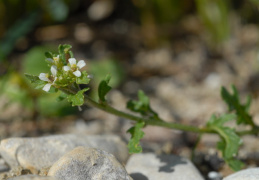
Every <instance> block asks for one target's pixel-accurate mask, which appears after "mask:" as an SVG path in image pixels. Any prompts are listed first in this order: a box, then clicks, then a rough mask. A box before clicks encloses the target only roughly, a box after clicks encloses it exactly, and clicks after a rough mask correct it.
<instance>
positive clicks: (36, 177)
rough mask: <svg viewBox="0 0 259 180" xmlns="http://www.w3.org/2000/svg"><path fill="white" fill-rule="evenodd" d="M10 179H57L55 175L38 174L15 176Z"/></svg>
mask: <svg viewBox="0 0 259 180" xmlns="http://www.w3.org/2000/svg"><path fill="white" fill-rule="evenodd" d="M8 180H56V179H55V178H54V177H49V176H45V177H44V176H37V175H32V174H29V175H23V176H17V177H14V178H9V179H8Z"/></svg>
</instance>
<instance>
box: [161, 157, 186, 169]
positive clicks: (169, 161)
mask: <svg viewBox="0 0 259 180" xmlns="http://www.w3.org/2000/svg"><path fill="white" fill-rule="evenodd" d="M157 158H159V159H160V161H161V162H162V163H163V164H164V165H161V166H160V167H159V172H166V173H171V172H174V167H175V166H176V165H179V164H187V161H186V160H185V159H184V158H182V157H179V156H173V155H170V156H169V155H158V156H157Z"/></svg>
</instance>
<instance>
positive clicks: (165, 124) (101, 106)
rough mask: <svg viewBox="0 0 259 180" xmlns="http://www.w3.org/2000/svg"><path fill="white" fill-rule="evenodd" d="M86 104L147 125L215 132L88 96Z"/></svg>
mask: <svg viewBox="0 0 259 180" xmlns="http://www.w3.org/2000/svg"><path fill="white" fill-rule="evenodd" d="M85 104H86V105H89V106H93V107H96V108H98V109H101V110H103V111H105V112H108V113H110V114H113V115H116V116H119V117H122V118H126V119H130V120H132V121H136V122H139V121H143V122H145V124H146V125H153V126H160V127H166V128H170V129H177V130H182V131H189V132H195V133H213V134H215V132H214V131H212V130H210V129H208V128H199V127H196V126H189V125H184V124H178V123H169V122H165V121H157V120H153V119H148V118H142V117H138V116H135V115H132V114H128V113H125V112H122V111H119V110H117V109H114V108H113V107H111V106H109V105H108V104H106V103H105V104H104V103H97V102H95V101H94V100H92V99H90V98H89V97H87V96H86V97H85Z"/></svg>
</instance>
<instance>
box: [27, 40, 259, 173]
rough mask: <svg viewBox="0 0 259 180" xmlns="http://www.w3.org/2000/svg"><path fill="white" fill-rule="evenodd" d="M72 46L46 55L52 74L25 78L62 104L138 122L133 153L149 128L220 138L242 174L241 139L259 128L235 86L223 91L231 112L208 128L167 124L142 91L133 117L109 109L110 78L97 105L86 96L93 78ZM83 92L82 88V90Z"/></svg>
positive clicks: (228, 157)
mask: <svg viewBox="0 0 259 180" xmlns="http://www.w3.org/2000/svg"><path fill="white" fill-rule="evenodd" d="M71 48H72V47H71V45H67V44H65V45H60V46H59V52H58V54H53V53H51V52H47V53H45V56H46V62H47V63H48V65H49V67H50V73H40V74H39V76H34V75H30V74H25V76H26V77H27V78H28V79H29V80H30V81H31V83H33V84H34V85H35V88H37V89H43V90H44V91H46V92H57V91H61V95H60V97H59V98H58V99H59V100H64V99H66V100H67V101H68V102H70V103H71V104H72V106H78V107H79V108H80V107H81V106H82V105H88V106H92V107H95V108H98V109H101V110H103V111H105V112H107V113H110V114H113V115H116V116H120V117H122V118H125V119H129V120H132V121H135V125H134V126H133V127H131V128H130V129H129V130H128V131H127V132H129V133H130V134H131V139H130V141H129V143H128V148H129V152H130V153H139V152H141V151H142V148H141V146H140V144H139V143H140V140H141V138H142V137H143V136H144V132H143V131H142V129H143V128H144V127H146V126H161V127H165V128H170V129H177V130H182V131H189V132H194V133H198V134H200V135H203V134H206V133H207V134H217V135H218V136H219V137H220V140H219V142H218V144H217V148H218V150H219V151H221V152H222V157H223V159H224V160H225V162H226V163H227V164H228V165H229V166H230V167H231V168H232V169H233V170H236V171H237V170H239V169H241V168H242V166H243V163H242V162H241V161H240V160H238V158H237V156H238V150H239V148H240V146H241V145H242V140H241V136H243V135H247V134H252V135H257V134H258V130H259V127H258V126H257V125H256V124H255V123H254V122H253V119H252V117H251V115H249V113H248V110H249V107H250V104H251V98H250V97H248V99H247V102H246V103H245V104H242V103H241V102H240V100H239V94H238V92H237V89H236V88H235V86H232V90H233V93H231V92H229V91H228V90H227V89H226V88H224V87H222V89H221V96H222V98H223V100H224V101H225V102H226V103H227V105H228V108H229V112H228V113H225V114H222V115H218V116H217V115H214V114H213V115H212V116H211V118H210V119H209V120H208V122H207V123H206V124H204V125H203V126H200V127H196V126H191V125H185V124H179V123H174V122H166V121H164V120H163V119H161V118H160V117H159V115H158V113H156V112H155V111H154V110H153V109H152V108H151V106H150V102H149V98H148V96H146V95H145V93H144V92H143V91H141V90H140V91H139V92H138V100H130V101H129V102H128V103H127V109H129V110H130V111H132V112H133V113H126V112H122V111H119V110H117V109H115V108H113V107H111V106H110V105H109V103H108V102H107V100H106V95H107V93H108V92H109V91H110V90H111V89H112V87H110V86H109V82H110V79H111V76H110V75H107V76H106V77H105V78H104V79H103V80H102V81H101V82H100V84H99V87H98V97H99V100H98V101H94V100H93V99H91V98H90V97H89V96H88V95H86V94H85V92H86V91H89V87H88V86H87V85H88V84H89V82H90V79H91V77H90V76H89V75H88V73H87V72H86V71H82V70H81V69H82V68H83V67H84V66H85V65H86V64H85V62H84V61H83V60H80V61H77V60H76V59H75V58H74V56H73V53H72V51H71ZM81 86H82V87H84V88H82V89H81V88H80V87H81ZM228 121H235V124H236V126H235V127H234V128H231V127H229V126H227V125H226V122H228ZM241 124H244V125H247V126H250V130H247V131H239V130H237V129H236V127H238V126H239V125H241Z"/></svg>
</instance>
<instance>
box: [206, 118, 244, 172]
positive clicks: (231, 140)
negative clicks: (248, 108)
mask: <svg viewBox="0 0 259 180" xmlns="http://www.w3.org/2000/svg"><path fill="white" fill-rule="evenodd" d="M235 118H236V116H235V115H233V114H225V115H222V116H220V117H216V116H215V115H212V116H211V118H210V120H209V121H208V123H207V127H208V128H210V129H212V130H214V131H215V132H217V133H218V134H219V136H220V138H221V140H220V141H219V142H218V146H217V148H218V149H219V150H220V151H221V152H222V155H223V159H224V160H225V161H226V163H228V164H229V166H230V167H231V168H232V169H233V170H238V169H237V168H238V167H240V166H241V162H240V161H238V160H237V159H235V158H236V156H237V154H238V150H239V147H240V145H241V142H242V141H241V139H240V137H239V136H238V135H237V134H236V131H235V129H233V128H230V127H227V126H224V123H226V122H228V121H231V120H234V119H235Z"/></svg>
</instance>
